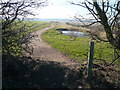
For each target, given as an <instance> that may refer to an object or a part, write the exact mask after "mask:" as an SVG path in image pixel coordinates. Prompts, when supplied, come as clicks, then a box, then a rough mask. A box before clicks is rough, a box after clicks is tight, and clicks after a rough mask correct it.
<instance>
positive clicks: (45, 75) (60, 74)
mask: <svg viewBox="0 0 120 90" xmlns="http://www.w3.org/2000/svg"><path fill="white" fill-rule="evenodd" d="M53 27H54V26H51V27H47V28H44V29H41V30H38V31H35V32H33V33H32V34H33V36H34V38H33V39H32V40H31V41H30V43H29V45H30V46H29V47H33V53H32V54H31V57H32V58H26V59H25V60H24V62H25V67H27V69H26V70H24V71H25V72H24V73H25V76H21V77H22V79H23V80H20V81H22V83H21V86H22V87H32V88H33V87H35V88H39V89H40V88H100V87H102V88H104V87H106V88H113V87H117V86H116V85H115V84H114V83H111V82H109V80H111V75H110V76H109V77H108V79H109V80H106V78H105V77H103V75H104V74H105V75H104V76H106V75H107V70H105V69H101V68H102V67H101V66H100V65H99V66H98V65H97V66H96V65H95V66H94V67H96V68H97V71H94V74H93V80H92V83H89V82H88V80H87V78H86V77H87V74H86V73H87V67H86V66H87V64H86V63H84V64H78V63H75V62H72V61H71V59H70V58H69V57H67V56H65V54H63V53H61V52H59V51H58V50H56V49H54V48H52V47H51V45H49V44H47V43H46V42H45V41H43V40H42V37H41V35H42V34H43V33H44V32H45V31H46V30H49V29H51V28H53ZM22 60H23V59H22ZM20 67H21V66H20ZM22 67H23V66H22ZM98 69H100V70H98ZM26 71H27V72H26ZM21 72H22V73H23V70H22V71H21ZM103 72H104V73H103ZM111 74H112V73H111ZM23 75H24V74H23ZM112 75H115V76H116V74H112ZM15 83H16V81H15ZM23 83H25V84H24V86H23ZM18 85H19V86H20V83H18ZM15 86H17V85H15Z"/></svg>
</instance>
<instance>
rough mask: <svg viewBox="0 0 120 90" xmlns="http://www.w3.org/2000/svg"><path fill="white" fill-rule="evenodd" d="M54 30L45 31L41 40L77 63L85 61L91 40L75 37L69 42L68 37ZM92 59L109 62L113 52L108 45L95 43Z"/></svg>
mask: <svg viewBox="0 0 120 90" xmlns="http://www.w3.org/2000/svg"><path fill="white" fill-rule="evenodd" d="M55 29H56V28H53V29H50V30H48V31H46V32H45V33H44V34H43V35H42V38H43V39H44V40H45V41H46V42H47V43H49V44H51V45H52V46H53V47H54V48H56V49H58V50H59V51H61V52H63V53H65V54H66V55H67V56H69V57H70V58H72V59H74V60H76V61H78V62H81V61H87V58H88V52H89V42H90V41H91V39H90V38H88V37H87V38H81V37H77V38H76V40H70V37H69V36H64V35H62V34H60V32H59V31H56V30H55ZM94 58H96V59H104V60H106V61H111V60H112V59H113V58H114V50H113V48H112V47H111V46H110V45H109V44H108V43H105V42H102V43H95V49H94ZM96 61H97V60H96Z"/></svg>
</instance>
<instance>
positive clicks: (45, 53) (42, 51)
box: [30, 26, 79, 68]
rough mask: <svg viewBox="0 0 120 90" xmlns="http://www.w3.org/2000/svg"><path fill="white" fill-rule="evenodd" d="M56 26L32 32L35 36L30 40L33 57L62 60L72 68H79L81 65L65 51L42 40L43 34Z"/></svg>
mask: <svg viewBox="0 0 120 90" xmlns="http://www.w3.org/2000/svg"><path fill="white" fill-rule="evenodd" d="M53 27H54V26H51V27H47V28H44V29H42V30H37V31H36V32H34V33H32V34H33V35H34V38H33V39H32V40H31V42H30V46H31V45H32V47H33V53H32V57H33V58H35V59H40V60H45V61H46V60H47V61H55V62H60V63H62V64H64V65H67V66H70V67H72V68H77V66H78V67H79V65H78V64H77V63H75V62H72V61H71V60H70V59H69V58H68V57H67V56H65V55H64V54H63V53H61V52H59V51H58V50H56V49H54V48H52V47H51V45H49V44H47V43H46V42H44V41H43V40H42V37H41V35H42V34H43V33H44V32H45V31H46V30H49V29H50V28H53Z"/></svg>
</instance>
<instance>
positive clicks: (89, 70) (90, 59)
mask: <svg viewBox="0 0 120 90" xmlns="http://www.w3.org/2000/svg"><path fill="white" fill-rule="evenodd" d="M93 56H94V42H93V41H92V42H90V52H89V56H88V72H87V74H88V80H91V79H92V63H93Z"/></svg>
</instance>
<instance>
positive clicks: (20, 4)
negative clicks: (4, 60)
mask: <svg viewBox="0 0 120 90" xmlns="http://www.w3.org/2000/svg"><path fill="white" fill-rule="evenodd" d="M46 2H47V1H46V0H1V1H0V20H1V21H2V44H3V46H2V48H3V53H5V54H11V53H13V52H14V51H20V50H21V47H22V44H23V43H24V42H27V41H28V39H30V38H31V36H30V35H29V34H28V33H27V34H26V32H27V30H26V24H24V23H22V24H20V23H21V22H22V21H23V20H24V18H26V17H27V16H28V15H35V14H34V13H33V11H32V9H35V8H38V7H41V6H42V7H43V6H45V5H46ZM14 49H15V50H14ZM18 49H19V50H18Z"/></svg>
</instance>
